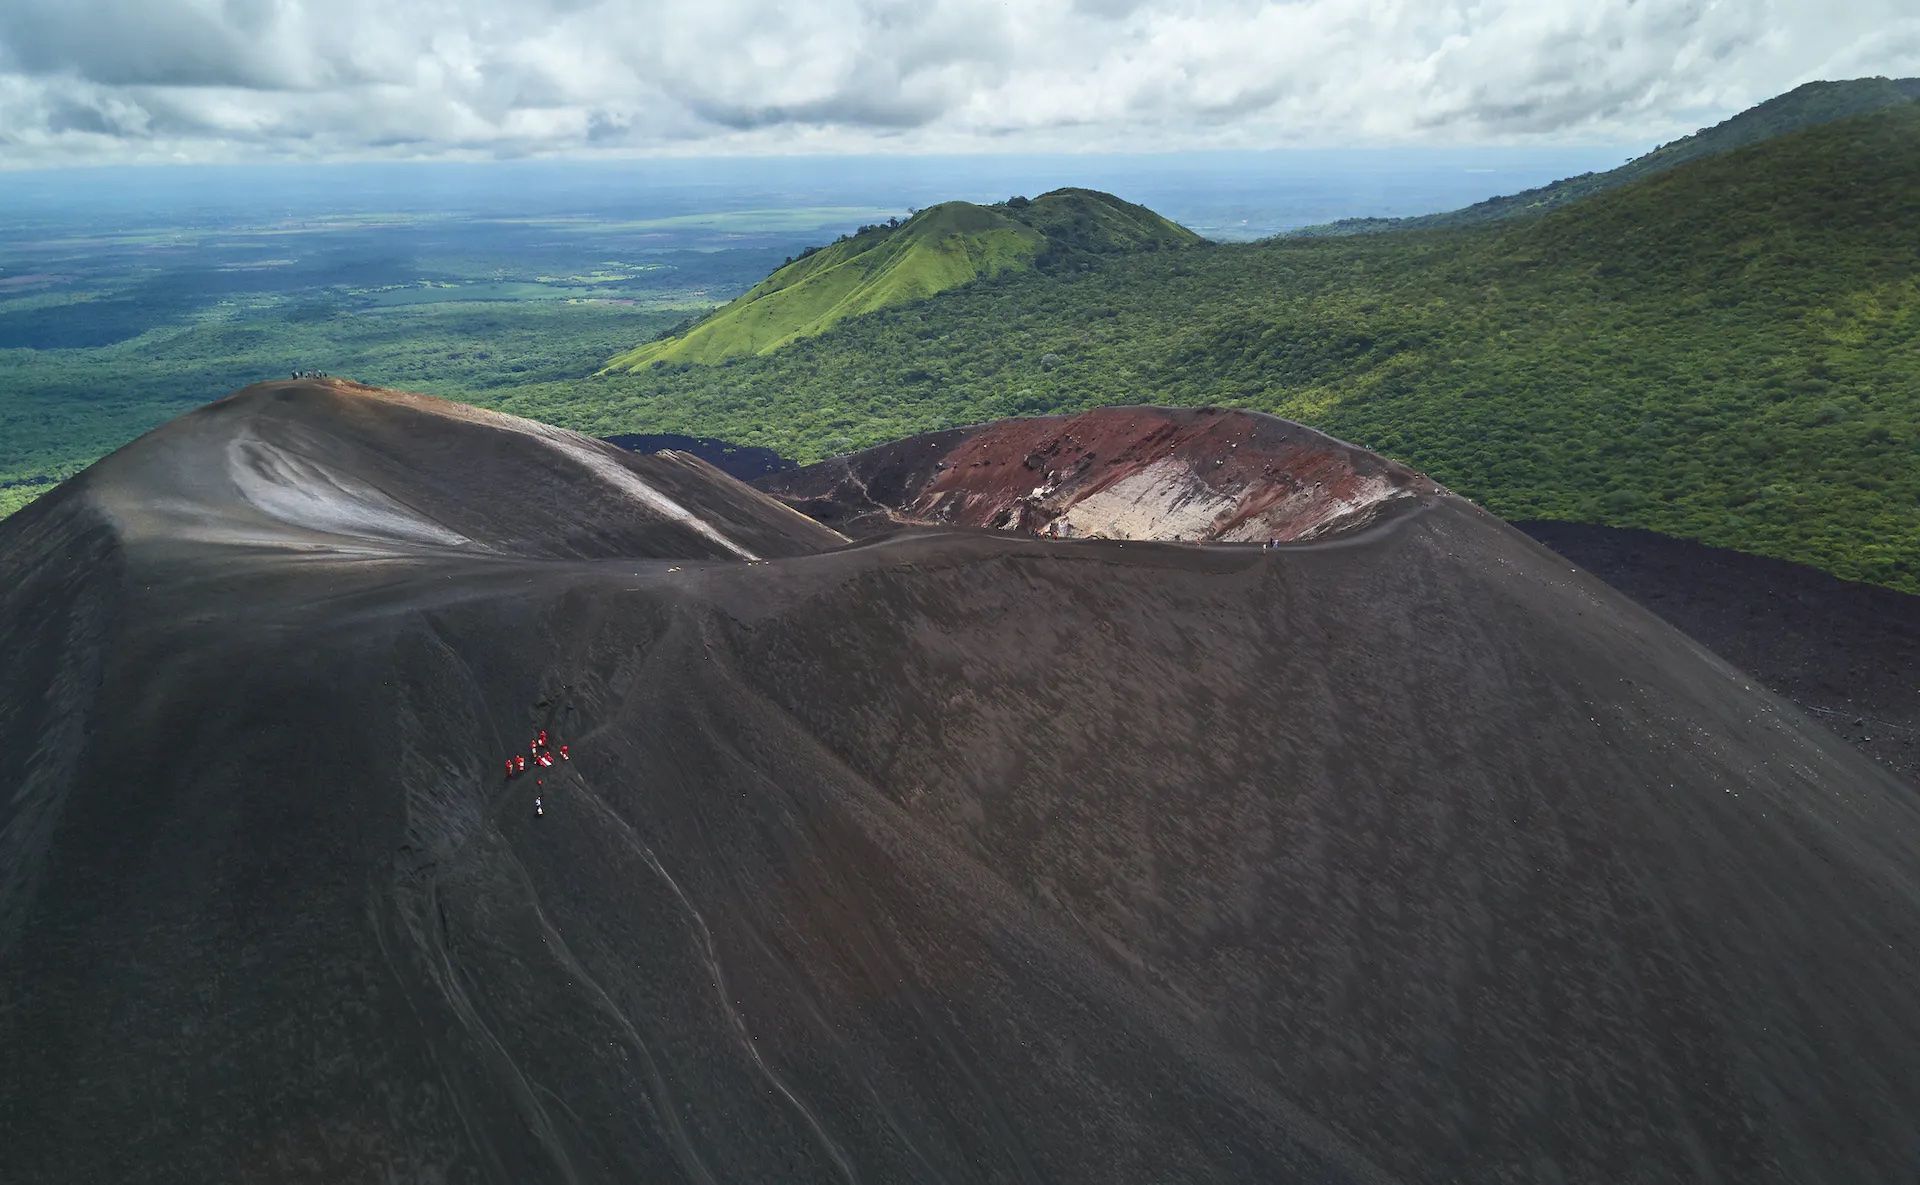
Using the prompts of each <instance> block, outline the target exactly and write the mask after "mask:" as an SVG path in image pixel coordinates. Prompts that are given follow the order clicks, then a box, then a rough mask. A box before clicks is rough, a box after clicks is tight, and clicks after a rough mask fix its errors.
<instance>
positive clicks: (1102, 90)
mask: <svg viewBox="0 0 1920 1185" xmlns="http://www.w3.org/2000/svg"><path fill="white" fill-rule="evenodd" d="M1914 72H1920V21H1916V20H1914V19H1913V18H1912V17H1911V16H1910V15H1909V10H1908V8H1907V6H1906V0H1855V2H1854V3H1851V4H1849V5H1846V6H1830V5H1827V4H1826V3H1824V2H1823V0H1758V2H1736V0H1287V2H1266V0H1019V2H1017V3H1013V2H1008V0H787V2H785V3H780V4H774V3H741V2H739V0H638V2H636V0H410V2H408V3H394V2H393V0H6V3H5V4H3V5H0V165H13V166H21V165H36V164H59V163H86V162H94V161H126V160H142V159H156V160H159V159H259V158H298V159H324V158H333V157H364V156H436V155H467V156H473V155H480V156H485V155H500V156H522V155H528V154H541V153H551V154H566V153H601V152H621V153H645V152H675V153H697V152H708V153H742V152H746V153H751V152H786V151H796V150H805V151H862V150H873V149H879V148H884V149H889V150H908V151H965V150H968V149H971V148H984V147H992V148H995V149H1002V150H1004V149H1007V148H1027V149H1032V150H1037V151H1049V150H1086V149H1094V150H1097V149H1167V148H1191V147H1206V146H1220V147H1269V146H1283V145H1328V144H1354V143H1373V144H1399V143H1415V142H1435V141H1442V142H1453V143H1460V142H1494V141H1499V142H1513V141H1528V140H1560V141H1577V140H1584V141H1588V142H1644V143H1652V142H1654V141H1656V140H1660V139H1666V138H1670V137H1672V136H1674V135H1677V134H1680V133H1683V132H1686V131H1689V130H1691V129H1692V128H1693V127H1695V126H1698V125H1699V124H1701V123H1704V122H1712V121H1713V120H1717V119H1720V118H1724V117H1725V116H1726V115H1728V114H1731V113H1732V112H1734V111H1736V110H1738V109H1740V108H1741V107H1744V106H1747V105H1750V104H1752V103H1754V102H1757V101H1759V100H1760V99H1764V98H1766V97H1768V96H1769V95H1772V94H1775V93H1778V92H1780V91H1782V90H1785V89H1787V88H1788V87H1790V86H1792V85H1794V84H1795V83H1797V82H1800V81H1804V80H1806V79H1807V78H1811V77H1821V76H1824V77H1844V76H1856V75H1860V74H1870V73H1914Z"/></svg>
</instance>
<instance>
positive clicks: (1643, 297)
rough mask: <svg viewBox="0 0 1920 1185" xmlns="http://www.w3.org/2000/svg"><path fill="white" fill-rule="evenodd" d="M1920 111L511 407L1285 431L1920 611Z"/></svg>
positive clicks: (901, 319)
mask: <svg viewBox="0 0 1920 1185" xmlns="http://www.w3.org/2000/svg"><path fill="white" fill-rule="evenodd" d="M1917 285H1920V107H1916V106H1914V105H1911V104H1909V105H1904V106H1901V107H1895V108H1889V109H1887V110H1885V111H1882V112H1879V113H1876V114H1872V115H1867V116H1860V117H1854V118H1851V119H1847V120H1843V121H1839V122H1836V123H1831V124H1826V125H1823V126H1820V127H1815V128H1811V129H1808V130H1805V131H1801V132H1796V133H1793V134H1790V135H1786V136H1782V137H1779V138H1777V139H1774V140H1770V141H1767V142H1764V143H1761V144H1758V145H1755V146H1752V147H1749V148H1745V149H1741V150H1738V151H1735V152H1732V153H1728V154H1725V155H1718V156H1713V157H1709V158H1706V159H1702V160H1698V161H1694V162H1692V163H1689V164H1687V165H1684V166H1681V167H1679V168H1675V169H1673V170H1670V171H1666V172H1663V173H1661V174H1659V175H1656V176H1654V177H1651V178H1648V179H1644V180H1641V181H1638V182H1635V183H1633V184H1631V185H1627V186H1623V187H1620V188H1617V189H1614V190H1612V191H1610V192H1606V193H1602V194H1599V195H1596V196H1594V197H1591V198H1588V199H1586V200H1585V201H1582V202H1580V203H1577V204H1574V205H1571V206H1568V207H1567V208H1565V209H1563V210H1560V211H1557V212H1555V213H1553V214H1550V215H1548V216H1545V217H1542V218H1539V219H1534V220H1526V221H1522V222H1518V223H1509V224H1506V225H1504V226H1496V227H1489V228H1481V229H1470V230H1449V231H1418V232H1405V233H1396V234H1389V235H1373V236H1358V237H1345V238H1324V239H1319V238H1299V239H1279V240H1271V241H1268V242H1265V243H1260V244H1251V245H1245V246H1214V247H1205V248H1198V249H1194V250H1189V251H1179V252H1169V253H1157V254H1144V255H1121V256H1113V257H1106V258H1102V259H1099V260H1098V261H1096V262H1094V263H1091V264H1089V265H1088V270H1083V271H1076V272H1072V273H1069V274H1062V275H1044V274H1036V273H1009V274H1007V275H1003V276H1000V277H997V278H993V279H988V280H983V281H980V282H978V283H975V284H971V285H968V286H966V287H963V288H959V289H955V290H952V291H949V292H945V293H942V294H940V295H939V296H936V297H934V298H933V299H931V300H927V301H923V302H920V303H918V304H913V305H910V306H907V307H905V308H900V309H893V310H888V311H884V312H879V313H874V314H870V315H867V316H864V317H859V318H855V319H853V320H850V321H846V322H844V323H842V324H841V325H839V326H838V327H836V328H835V329H833V330H832V331H830V332H828V333H826V334H825V335H823V336H820V337H817V338H812V339H808V340H804V341H800V342H796V343H795V344H793V345H791V346H788V347H786V348H784V349H782V350H780V351H778V352H777V353H774V354H771V355H767V356H763V357H757V358H748V359H735V360H732V361H730V362H729V363H728V364H725V365H719V366H699V365H685V366H675V367H665V368H659V369H654V370H650V371H648V372H646V373H643V374H639V375H629V376H616V377H609V378H605V379H601V380H598V381H596V382H593V383H588V384H581V383H571V382H562V383H533V384H529V385H526V386H523V387H519V388H515V389H511V390H504V389H503V390H499V391H496V392H494V393H493V397H492V398H491V399H490V400H489V401H490V402H493V403H496V404H497V405H499V406H503V407H506V408H507V409H509V410H513V411H517V412H521V413H523V414H527V415H533V416H538V417H542V418H546V419H550V420H553V421H555V422H559V423H563V424H567V425H570V426H573V427H578V428H583V429H586V430H599V431H613V430H616V429H631V427H632V426H633V425H636V424H645V425H647V426H648V429H649V430H652V431H685V432H691V433H698V434H705V435H715V436H722V437H726V438H728V439H732V440H736V441H739V442H741V443H747V444H757V445H766V446H770V447H773V448H776V449H780V450H782V451H784V452H787V453H789V454H792V455H795V456H797V457H799V458H801V459H814V458H818V457H821V456H824V455H828V454H831V453H833V452H837V451H841V450H844V449H848V448H851V447H854V446H860V445H865V444H869V443H873V442H877V441H881V440H885V439H888V438H891V437H895V436H899V435H902V434H905V433H910V432H914V431H920V430H924V429H930V428H934V427H939V426H943V425H950V424H954V423H960V422H967V421H975V420H981V419H987V418H992V417H996V416H1005V415H1024V414H1033V413H1039V412H1050V411H1059V410H1063V409H1071V408H1082V407H1088V406H1092V405H1096V404H1108V403H1125V402H1161V403H1188V404H1196V403H1213V404H1221V405H1237V406H1245V407H1252V408H1259V409H1261V410H1266V411H1271V412H1275V413H1278V414H1281V415H1285V416H1289V417H1293V418H1296V419H1300V420H1303V421H1305V422H1307V423H1310V424H1314V425H1316V426H1319V427H1322V428H1325V429H1327V430H1329V431H1331V432H1334V433H1335V434H1338V435H1340V436H1343V437H1346V438H1348V439H1351V440H1353V441H1355V442H1357V443H1361V444H1364V445H1367V446H1369V447H1372V448H1375V449H1378V450H1380V451H1382V452H1385V453H1388V454H1391V455H1393V456H1395V457H1398V458H1400V459H1402V460H1404V461H1407V462H1409V463H1411V464H1413V465H1415V466H1418V467H1419V468H1421V469H1423V470H1425V471H1427V472H1429V473H1431V474H1432V475H1433V476H1435V477H1436V478H1438V479H1439V480H1441V481H1443V482H1446V483H1447V484H1448V485H1450V486H1452V487H1453V488H1454V489H1456V490H1458V491H1460V492H1462V493H1464V494H1466V495H1468V496H1470V497H1473V498H1475V499H1477V500H1479V501H1482V502H1483V503H1485V504H1486V505H1487V506H1488V507H1489V508H1490V509H1492V510H1493V511H1495V512H1496V513H1499V514H1502V515H1505V516H1507V517H1513V518H1522V517H1543V518H1567V519H1579V520H1586V521H1593V522H1601V523H1610V524H1614V525H1620V526H1637V527H1647V528H1651V529H1654V530H1659V531H1665V532H1669V533H1672V534H1676V535H1682V536H1688V537H1692V538H1697V539H1701V540H1704V541H1706V542H1708V543H1712V544H1716V545H1720V546H1727V547H1735V548H1739V549H1742V550H1746V551H1751V552H1757V553H1761V554H1766V555H1774V556H1780V557H1783V558H1788V559H1794V560H1799V561H1802V562H1806V563H1812V564H1816V565H1818V566H1820V567H1823V568H1826V569H1828V570H1830V571H1833V572H1835V573H1838V574H1840V575H1842V576H1847V577H1852V578H1858V579H1866V580H1873V581H1878V582H1882V583H1886V584H1891V585H1894V586H1896V587H1900V588H1905V589H1909V590H1916V591H1920V436H1917V432H1920V287H1917Z"/></svg>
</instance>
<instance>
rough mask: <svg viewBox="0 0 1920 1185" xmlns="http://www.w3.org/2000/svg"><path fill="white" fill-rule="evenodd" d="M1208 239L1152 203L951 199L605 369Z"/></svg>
mask: <svg viewBox="0 0 1920 1185" xmlns="http://www.w3.org/2000/svg"><path fill="white" fill-rule="evenodd" d="M1199 241H1200V236H1198V235H1196V234H1194V233H1193V232H1192V231H1190V230H1187V229H1186V228H1185V227H1181V226H1177V225H1175V224H1174V223H1172V222H1169V221H1167V220H1166V219H1165V218H1162V217H1160V216H1159V215H1158V214H1155V213H1154V212H1153V211H1151V210H1148V209H1146V208H1145V207H1143V206H1136V205H1133V204H1131V203H1128V202H1123V201H1121V200H1120V199H1119V198H1116V197H1114V196H1112V195H1111V194H1104V193H1098V192H1096V191H1094V190H1090V189H1059V190H1055V191H1053V192H1051V193H1047V194H1042V195H1041V196H1040V197H1038V198H1035V199H1033V200H1032V201H1027V200H1026V199H1024V198H1015V199H1013V200H1011V201H1008V202H1003V203H1001V204H999V205H995V206H979V205H975V204H974V203H972V202H943V203H941V204H940V205H938V206H934V207H932V208H930V209H926V210H922V211H920V212H919V213H917V214H915V215H914V216H913V217H911V218H909V219H907V220H906V221H905V222H901V223H898V224H890V225H884V226H869V227H862V228H861V229H860V231H859V232H858V233H856V234H853V235H849V236H846V237H843V238H841V239H840V240H839V241H838V242H835V243H833V244H831V245H830V246H827V247H823V248H821V249H819V250H817V251H811V252H809V253H807V254H805V255H803V256H801V257H800V258H799V259H795V260H792V261H790V262H788V263H787V264H786V265H785V266H784V267H782V268H780V269H779V270H778V271H776V272H774V273H773V274H772V275H770V276H768V277H767V278H766V280H764V281H763V282H761V283H760V284H758V285H756V286H755V287H754V288H753V289H752V290H750V291H748V292H746V293H745V294H743V295H742V296H740V297H739V298H738V299H736V300H733V301H731V302H729V303H727V304H725V305H722V306H721V307H720V308H718V309H715V310H714V311H713V312H711V313H709V314H707V315H706V316H705V317H703V318H701V319H700V320H699V321H698V322H696V323H694V324H692V325H691V326H682V327H679V328H677V329H676V330H674V331H672V332H670V333H669V334H668V335H667V336H665V337H662V338H661V339H659V340H657V341H652V342H648V343H646V344H645V345H642V346H639V347H636V348H635V349H632V350H628V351H626V352H625V353H622V354H620V355H618V356H616V357H615V358H613V359H612V360H611V361H609V362H608V363H607V369H608V370H610V371H617V370H627V371H636V370H641V369H644V368H646V367H650V366H655V365H659V364H662V363H674V362H689V363H714V362H721V361H724V360H726V359H729V358H739V357H745V356H749V355H754V354H767V353H771V352H772V351H774V350H777V349H779V348H781V347H782V346H785V345H789V344H791V343H792V342H795V341H798V340H800V339H801V338H805V337H813V336H815V335H817V334H820V333H824V332H826V331H827V330H828V329H831V328H832V327H833V326H835V325H837V324H839V323H840V322H841V321H844V320H846V319H847V318H848V317H854V316H858V315H860V314H862V313H872V312H878V311H879V310H881V309H888V308H893V307H895V306H898V305H904V304H910V303H912V302H913V301H917V300H925V299H926V298H927V297H929V296H932V295H934V294H935V293H938V292H945V291H947V290H948V289H951V288H958V287H960V286H961V285H963V284H968V283H972V282H973V281H975V280H978V279H981V278H984V277H989V276H997V275H1000V274H1001V273H1003V272H1010V271H1024V270H1029V269H1032V268H1034V267H1035V266H1041V265H1045V264H1048V263H1057V262H1063V261H1066V260H1069V259H1072V258H1076V257H1078V256H1080V255H1084V254H1090V253H1091V254H1104V253H1109V252H1115V251H1138V250H1154V249H1158V248H1162V247H1182V246H1190V245H1192V244H1194V243H1197V242H1199Z"/></svg>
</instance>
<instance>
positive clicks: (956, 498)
mask: <svg viewBox="0 0 1920 1185" xmlns="http://www.w3.org/2000/svg"><path fill="white" fill-rule="evenodd" d="M764 485H765V488H767V489H768V490H769V491H770V492H772V493H774V494H775V495H776V496H779V497H782V498H785V499H786V500H787V501H788V502H790V503H791V504H793V505H795V506H797V507H799V508H800V509H803V510H806V511H808V512H809V513H813V514H816V515H817V516H820V517H823V518H825V519H827V520H828V521H838V522H841V523H843V524H849V523H850V524H851V525H852V526H853V527H854V528H855V529H859V528H860V527H861V526H863V525H864V526H865V527H867V528H868V529H873V528H876V527H881V526H885V525H887V524H889V523H918V524H950V525H953V526H967V527H987V528H993V529H997V530H1008V531H1019V532H1022V533H1027V534H1035V535H1048V536H1062V537H1068V538H1109V539H1156V540H1169V541H1173V540H1180V541H1188V542H1265V541H1268V540H1278V541H1283V542H1284V541H1289V540H1296V539H1311V538H1319V537H1323V536H1326V535H1329V534H1333V533H1337V532H1339V531H1342V530H1346V529H1350V528H1353V527H1356V526H1360V525H1364V524H1365V523H1367V522H1370V521H1372V520H1373V518H1374V517H1375V516H1376V515H1377V514H1378V513H1379V511H1380V509H1381V507H1383V506H1385V505H1386V504H1387V503H1389V502H1391V501H1393V500H1395V499H1398V498H1403V497H1409V496H1412V495H1414V494H1418V493H1438V492H1441V491H1440V490H1439V487H1438V486H1435V485H1434V484H1433V483H1432V482H1431V481H1428V480H1427V479H1425V478H1423V477H1421V476H1420V475H1419V474H1417V473H1415V472H1413V471H1412V470H1410V469H1407V468H1405V467H1404V466H1401V465H1397V464H1395V463H1393V462H1391V461H1388V460H1386V459H1384V458H1382V457H1378V456H1375V455H1374V454H1372V453H1368V452H1366V451H1364V450H1362V449H1357V448H1354V447H1353V446H1351V445H1347V444H1343V443H1341V442H1340V441H1337V440H1334V439H1333V438H1331V437H1328V436H1324V435H1322V434H1320V433H1318V432H1314V431H1313V430H1311V429H1308V428H1304V427H1302V426H1300V425H1298V424H1294V423H1290V422H1288V421H1286V420H1280V419H1276V418H1274V417H1272V416H1267V415H1262V414H1259V413H1257V412H1245V411H1223V410H1218V409H1212V408H1205V409H1199V410H1191V409H1174V408H1154V407H1119V408H1101V409H1098V410H1095V411H1090V412H1085V413H1082V414H1080V415H1076V416H1066V417H1061V416H1049V417H1041V418H1035V419H1020V420H1001V421H998V422H995V423H991V424H985V425H981V426H978V427H975V428H969V429H960V430H957V431H954V432H943V433H936V434H933V435H931V436H923V437H914V438H911V439H908V440H904V441H898V442H895V443H894V444H890V445H883V446H881V447H880V448H877V449H870V450H868V451H867V452H864V453H857V454H854V455H853V456H851V457H845V458H839V459H836V460H834V461H828V462H824V463H823V464H821V465H817V466H813V467H812V468H810V469H804V470H800V471H798V472H797V473H792V474H782V475H779V476H778V477H775V478H772V479H769V480H768V481H767V482H766V483H764Z"/></svg>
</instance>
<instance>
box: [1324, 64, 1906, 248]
mask: <svg viewBox="0 0 1920 1185" xmlns="http://www.w3.org/2000/svg"><path fill="white" fill-rule="evenodd" d="M1916 101H1920V78H1855V79H1851V80H1849V81H1845V82H1809V83H1806V84H1805V85H1803V86H1798V87H1795V88H1794V89H1793V90H1790V91H1788V92H1787V93H1786V94H1783V95H1775V96H1774V97H1773V98H1771V99H1768V100H1767V101H1766V102H1764V103H1761V104H1759V105H1758V106H1756V107H1749V108H1748V109H1747V110H1745V111H1742V112H1741V113H1740V114H1738V115H1736V116H1734V117H1733V118H1731V119H1728V120H1725V121H1723V122H1721V123H1718V124H1715V125H1714V126H1713V127H1710V128H1703V129H1701V130H1700V131H1697V132H1695V133H1693V134H1692V135H1690V136H1683V137H1681V138H1680V139H1678V140H1675V141H1673V142H1672V143H1670V144H1662V145H1661V146H1660V147H1658V148H1656V149H1654V150H1653V151H1652V152H1649V153H1646V154H1645V155H1642V156H1637V157H1635V158H1634V159H1632V160H1630V161H1628V162H1627V163H1626V164H1624V165H1621V166H1620V167H1619V168H1617V169H1609V170H1607V171H1606V172H1604V173H1584V174H1582V175H1580V176H1578V177H1568V178H1565V179H1564V180H1560V181H1555V182H1553V183H1552V184H1551V185H1543V186H1541V187H1540V188H1538V189H1528V190H1523V191H1521V192H1520V193H1515V194H1506V195H1503V196H1501V197H1495V198H1488V199H1487V200H1486V201H1484V202H1479V203H1476V204H1474V205H1471V206H1467V207H1466V208H1464V209H1460V210H1449V211H1447V212H1445V213H1441V214H1423V215H1420V216H1417V217H1413V218H1345V219H1341V220H1340V221H1338V222H1330V223H1327V224H1326V225H1324V226H1310V227H1303V228H1302V229H1300V230H1297V231H1294V232H1292V233H1294V234H1296V235H1307V236H1311V235H1341V234H1373V233H1377V232H1380V231H1390V230H1419V229H1433V228H1436V227H1452V226H1478V225H1481V224H1483V223H1489V222H1499V221H1503V220H1505V219H1509V218H1522V217H1527V216H1530V215H1536V214H1544V213H1547V212H1548V211H1550V210H1554V209H1557V208H1559V207H1560V206H1563V205H1566V204H1567V203H1568V202H1575V201H1579V200H1580V199H1581V198H1586V197H1592V196H1593V195H1594V194H1597V193H1601V192H1604V191H1606V190H1609V189H1614V188H1617V187H1619V186H1621V185H1625V184H1627V183H1628V182H1631V181H1638V180H1640V179H1642V178H1645V177H1651V176H1653V175H1654V174H1656V173H1663V172H1665V171H1667V170H1668V169H1671V168H1674V167H1676V166H1678V165H1683V164H1686V163H1687V162H1689V161H1694V160H1700V159H1702V158H1704V157H1709V156H1718V155H1720V154H1721V153H1725V152H1732V151H1733V150H1735V149H1737V148H1745V147H1746V146H1747V145H1749V144H1757V143H1759V142H1761V141H1763V140H1770V139H1772V138H1773V137H1775V136H1782V135H1785V134H1787V133H1788V132H1794V131H1799V130H1800V129H1802V128H1809V127H1814V126H1817V125H1819V124H1823V123H1831V122H1833V121H1834V120H1838V119H1847V118H1849V117H1851V116H1855V115H1864V114H1866V113H1868V112H1872V111H1879V110H1882V109H1884V108H1887V107H1897V106H1900V105H1903V104H1910V103H1914V102H1916Z"/></svg>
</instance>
